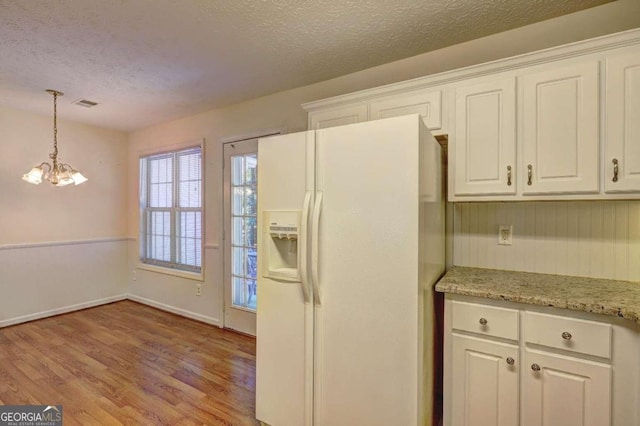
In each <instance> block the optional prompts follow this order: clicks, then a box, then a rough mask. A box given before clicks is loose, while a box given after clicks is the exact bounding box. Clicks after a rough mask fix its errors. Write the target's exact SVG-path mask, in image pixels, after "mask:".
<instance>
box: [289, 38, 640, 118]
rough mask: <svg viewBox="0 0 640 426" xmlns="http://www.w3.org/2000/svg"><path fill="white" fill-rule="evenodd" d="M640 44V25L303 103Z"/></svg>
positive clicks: (332, 101) (368, 96) (333, 102)
mask: <svg viewBox="0 0 640 426" xmlns="http://www.w3.org/2000/svg"><path fill="white" fill-rule="evenodd" d="M638 44H640V28H636V29H633V30H627V31H622V32H619V33H614V34H609V35H605V36H601V37H597V38H592V39H588V40H582V41H577V42H574V43H569V44H564V45H561V46H555V47H550V48H547V49H543V50H538V51H535V52H529V53H523V54H521V55H517V56H513V57H509V58H504V59H498V60H495V61H491V62H485V63H482V64H477V65H471V66H468V67H464V68H459V69H455V70H451V71H444V72H441V73H437V74H431V75H427V76H424V77H418V78H414V79H410V80H405V81H401V82H397V83H390V84H387V85H384V86H380V87H374V88H371V89H364V90H360V91H357V92H352V93H347V94H344V95H339V96H334V97H330V98H326V99H320V100H317V101H312V102H307V103H304V104H302V108H303V109H304V110H305V111H307V112H314V111H318V110H323V109H327V108H334V107H340V106H345V105H353V104H354V103H358V102H367V101H370V100H372V99H378V98H380V97H381V96H392V95H401V94H404V93H407V92H413V91H415V90H419V89H427V88H431V87H434V86H441V85H445V84H450V83H455V82H458V81H461V80H467V79H470V78H475V77H483V76H487V75H491V74H497V73H500V72H505V71H512V70H516V69H519V68H525V67H530V66H534V65H540V64H545V63H549V62H554V61H559V60H563V59H569V58H575V57H579V56H583V55H588V54H593V53H597V52H600V51H606V50H610V49H615V48H621V47H626V46H633V45H638Z"/></svg>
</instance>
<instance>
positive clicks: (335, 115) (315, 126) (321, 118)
mask: <svg viewBox="0 0 640 426" xmlns="http://www.w3.org/2000/svg"><path fill="white" fill-rule="evenodd" d="M367 119H368V108H367V105H366V104H361V105H350V106H346V107H342V108H332V109H330V110H326V111H319V112H316V113H314V114H310V115H309V130H319V129H326V128H327V127H336V126H344V125H345V124H354V123H361V122H363V121H367Z"/></svg>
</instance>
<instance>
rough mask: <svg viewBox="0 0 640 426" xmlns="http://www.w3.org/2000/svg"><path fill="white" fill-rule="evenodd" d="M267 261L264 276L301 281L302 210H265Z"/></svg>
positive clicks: (265, 254) (265, 255)
mask: <svg viewBox="0 0 640 426" xmlns="http://www.w3.org/2000/svg"><path fill="white" fill-rule="evenodd" d="M264 213H265V216H264V220H265V222H266V226H265V227H264V228H263V229H265V234H266V235H264V236H263V238H264V239H265V241H266V244H264V246H263V249H264V250H265V251H266V253H263V255H264V259H266V261H265V262H264V263H263V264H264V271H263V276H265V277H268V278H273V279H277V280H284V281H300V274H299V272H298V265H299V264H300V263H299V261H298V237H299V232H300V211H299V210H288V211H265V212H264Z"/></svg>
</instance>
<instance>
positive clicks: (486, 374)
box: [452, 334, 520, 426]
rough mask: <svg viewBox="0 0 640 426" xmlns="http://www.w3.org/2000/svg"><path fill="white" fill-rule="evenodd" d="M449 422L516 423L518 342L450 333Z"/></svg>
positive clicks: (479, 424) (475, 424)
mask: <svg viewBox="0 0 640 426" xmlns="http://www.w3.org/2000/svg"><path fill="white" fill-rule="evenodd" d="M452 356H453V379H452V390H453V394H454V395H456V399H455V401H454V406H453V410H452V416H453V417H452V422H453V424H456V425H469V426H471V425H473V426H491V425H515V424H517V423H518V369H519V365H520V363H519V350H518V346H516V345H510V344H506V343H501V342H492V341H490V340H485V339H477V338H474V337H468V336H462V335H459V334H453V350H452Z"/></svg>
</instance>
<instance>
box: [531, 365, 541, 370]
mask: <svg viewBox="0 0 640 426" xmlns="http://www.w3.org/2000/svg"><path fill="white" fill-rule="evenodd" d="M531 369H532V370H533V371H540V366H539V365H538V364H531Z"/></svg>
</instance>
